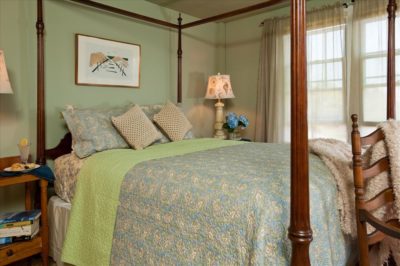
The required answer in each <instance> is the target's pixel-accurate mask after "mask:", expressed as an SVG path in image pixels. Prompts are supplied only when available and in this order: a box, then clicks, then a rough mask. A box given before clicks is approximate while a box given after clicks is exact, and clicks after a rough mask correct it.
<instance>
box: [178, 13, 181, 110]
mask: <svg viewBox="0 0 400 266" xmlns="http://www.w3.org/2000/svg"><path fill="white" fill-rule="evenodd" d="M177 97H178V103H181V102H182V17H181V13H179V18H178V93H177Z"/></svg>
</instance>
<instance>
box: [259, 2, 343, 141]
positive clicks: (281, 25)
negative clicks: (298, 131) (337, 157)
mask: <svg viewBox="0 0 400 266" xmlns="http://www.w3.org/2000/svg"><path fill="white" fill-rule="evenodd" d="M345 22H346V16H345V9H344V8H343V7H342V5H341V4H340V3H338V4H336V5H334V6H326V7H323V8H321V9H318V10H313V11H311V12H309V13H308V17H307V29H308V31H307V54H308V55H307V64H308V66H307V72H308V74H307V76H308V77H307V78H308V116H309V117H308V121H309V137H310V138H317V137H331V138H337V139H343V140H346V139H347V130H346V115H347V104H346V103H347V101H346V98H347V89H346V88H347V86H346V76H347V75H346V73H347V72H346V63H345V58H346V56H345V55H346V54H345V49H344V47H345V24H346V23H345ZM261 53H262V54H261V57H260V67H259V69H260V71H259V82H258V95H257V96H258V97H257V114H256V116H257V124H256V141H267V142H288V141H289V140H290V112H289V110H290V36H289V20H288V19H287V18H280V19H279V18H278V19H272V20H266V21H264V30H263V35H262V45H261Z"/></svg>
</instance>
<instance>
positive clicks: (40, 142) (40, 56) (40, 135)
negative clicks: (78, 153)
mask: <svg viewBox="0 0 400 266" xmlns="http://www.w3.org/2000/svg"><path fill="white" fill-rule="evenodd" d="M43 32H44V23H43V3H42V0H37V20H36V35H37V125H36V126H37V136H36V145H37V146H36V163H38V164H45V163H46V159H45V113H44V111H45V110H44V41H43Z"/></svg>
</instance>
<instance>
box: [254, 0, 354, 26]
mask: <svg viewBox="0 0 400 266" xmlns="http://www.w3.org/2000/svg"><path fill="white" fill-rule="evenodd" d="M354 1H355V0H350V2H346V3H343V4H342V5H343V7H344V8H348V7H349V6H352V5H353V4H354ZM264 21H265V20H264ZM264 21H262V22H260V24H259V25H258V26H259V27H262V26H264Z"/></svg>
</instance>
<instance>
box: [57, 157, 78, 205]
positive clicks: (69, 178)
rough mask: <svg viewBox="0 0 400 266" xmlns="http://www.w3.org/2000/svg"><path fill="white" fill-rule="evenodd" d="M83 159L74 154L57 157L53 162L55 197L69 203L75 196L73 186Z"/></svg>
mask: <svg viewBox="0 0 400 266" xmlns="http://www.w3.org/2000/svg"><path fill="white" fill-rule="evenodd" d="M85 160H86V158H85V159H80V158H79V157H78V156H76V155H75V153H74V152H71V153H69V154H65V155H63V156H60V157H58V158H57V159H56V160H55V161H54V174H55V176H56V180H55V181H54V189H55V191H56V193H57V195H58V196H59V197H60V198H61V199H63V200H64V201H66V202H71V201H72V198H73V197H74V194H75V186H76V181H77V177H78V173H79V170H80V169H81V168H82V165H83V163H84V162H85Z"/></svg>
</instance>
